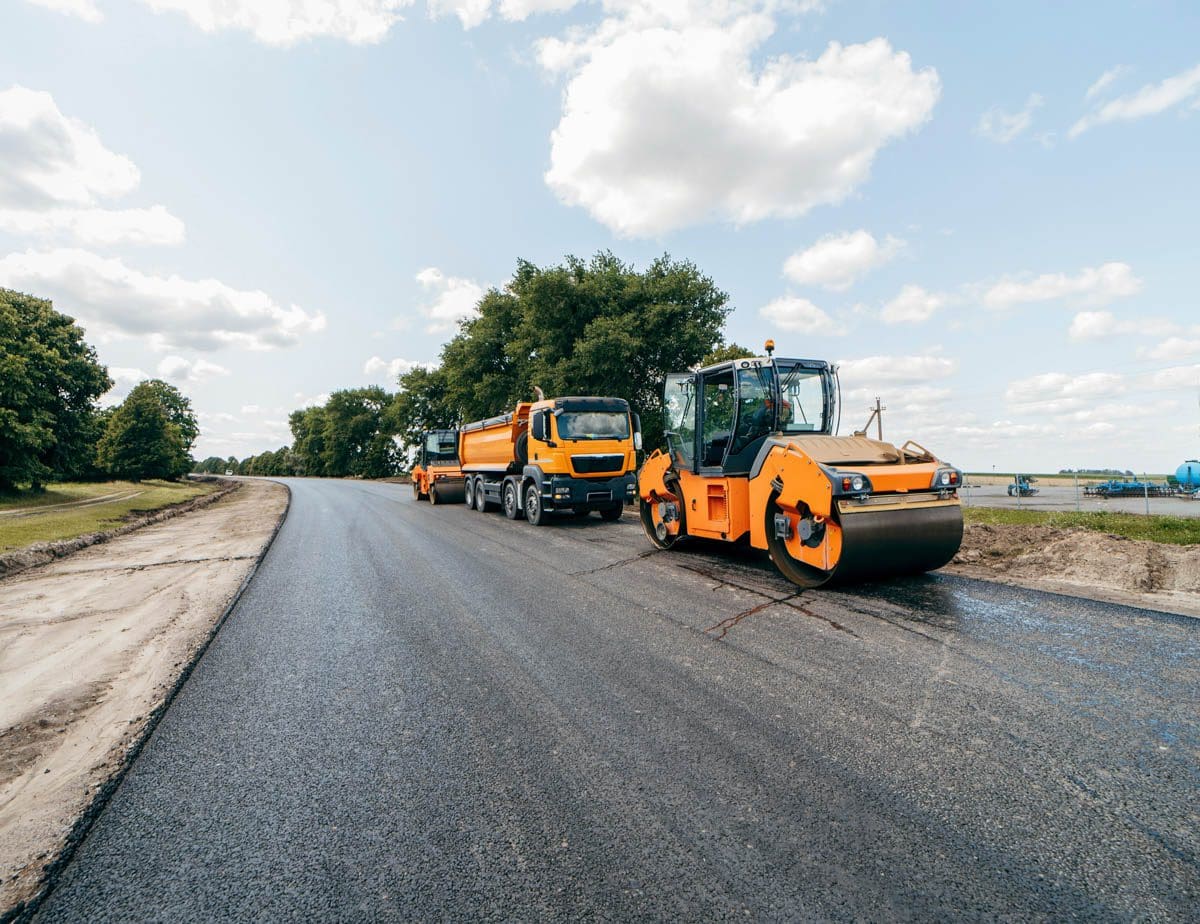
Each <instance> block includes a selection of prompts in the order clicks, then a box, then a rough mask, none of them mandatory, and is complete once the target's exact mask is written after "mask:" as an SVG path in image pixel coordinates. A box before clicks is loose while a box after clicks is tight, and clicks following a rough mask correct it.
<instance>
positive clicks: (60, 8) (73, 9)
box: [28, 0, 104, 22]
mask: <svg viewBox="0 0 1200 924" xmlns="http://www.w3.org/2000/svg"><path fill="white" fill-rule="evenodd" d="M28 2H29V3H32V4H33V5H34V6H41V7H45V8H46V9H48V10H53V11H54V12H56V13H65V14H67V15H68V16H78V17H79V18H80V19H82V20H84V21H85V22H100V20H102V19H103V18H104V14H103V13H101V12H100V10H99V8H98V7H97V6H96V3H95V0H28Z"/></svg>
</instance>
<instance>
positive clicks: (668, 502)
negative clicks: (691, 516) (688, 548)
mask: <svg viewBox="0 0 1200 924" xmlns="http://www.w3.org/2000/svg"><path fill="white" fill-rule="evenodd" d="M667 487H668V488H670V489H671V491H672V492H673V493H674V497H673V498H662V499H660V500H655V501H648V500H646V499H645V498H643V497H639V498H638V513H639V514H640V516H641V520H642V531H643V532H645V534H646V538H647V539H649V540H650V544H651V545H653V546H654V547H655V548H656V549H663V550H666V549H669V548H671V547H672V546H673V545H675V543H676V542H678V541H679V540H680V539H683V538H685V537H686V536H687V514H686V513H685V512H684V504H683V492H682V491H681V490H680V488H679V482H678V481H671V482H669V483H668V484H667Z"/></svg>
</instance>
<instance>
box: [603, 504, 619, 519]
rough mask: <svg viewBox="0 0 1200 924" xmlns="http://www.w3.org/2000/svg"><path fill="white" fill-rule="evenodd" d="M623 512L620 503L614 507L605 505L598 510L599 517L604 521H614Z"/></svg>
mask: <svg viewBox="0 0 1200 924" xmlns="http://www.w3.org/2000/svg"><path fill="white" fill-rule="evenodd" d="M623 512H624V511H623V509H622V508H621V506H620V505H617V506H616V507H605V508H604V509H603V510H601V511H600V519H602V520H603V521H604V522H605V523H615V522H616V521H617V520H619V519H621V514H622V513H623Z"/></svg>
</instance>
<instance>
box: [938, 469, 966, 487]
mask: <svg viewBox="0 0 1200 924" xmlns="http://www.w3.org/2000/svg"><path fill="white" fill-rule="evenodd" d="M961 483H962V472H960V471H959V470H958V469H954V468H942V469H938V471H936V472H935V473H934V475H933V487H934V488H937V489H939V490H943V491H945V490H948V489H951V488H957V487H958V486H959V485H960V484H961Z"/></svg>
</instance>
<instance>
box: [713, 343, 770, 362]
mask: <svg viewBox="0 0 1200 924" xmlns="http://www.w3.org/2000/svg"><path fill="white" fill-rule="evenodd" d="M759 355H761V354H759V353H755V352H754V351H753V350H747V349H746V348H745V347H744V346H741V345H740V344H737V343H722V344H721V345H720V346H718V347H716V348H715V349H713V350H710V351H709V352H708V354H707V355H706V356H705V357H704V358H703V359H702V360H700V365H701V366H715V365H716V364H717V363H724V362H728V361H729V360H731V359H749V358H750V357H753V356H759Z"/></svg>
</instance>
